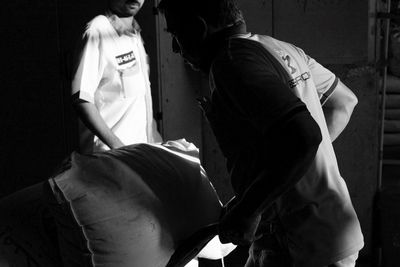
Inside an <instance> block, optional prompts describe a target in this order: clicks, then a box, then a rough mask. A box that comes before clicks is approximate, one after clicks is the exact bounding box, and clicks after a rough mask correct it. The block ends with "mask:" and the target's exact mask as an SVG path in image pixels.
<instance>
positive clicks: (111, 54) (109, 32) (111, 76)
mask: <svg viewBox="0 0 400 267" xmlns="http://www.w3.org/2000/svg"><path fill="white" fill-rule="evenodd" d="M118 20H119V19H118V18H117V17H116V16H115V15H114V16H110V17H106V16H104V15H99V16H97V17H95V18H94V19H93V20H92V21H91V22H89V23H88V26H87V29H86V31H85V34H84V42H85V43H84V46H83V50H82V51H81V55H80V62H79V66H78V68H77V71H76V73H75V75H74V78H73V81H72V94H75V93H77V92H79V98H80V99H82V100H85V101H88V102H91V103H94V104H95V106H96V107H97V109H98V110H99V112H100V115H101V116H102V118H103V119H104V121H105V122H106V124H107V126H108V127H109V128H110V129H111V130H112V131H113V132H114V133H115V134H116V135H117V136H118V138H120V140H121V141H122V142H123V143H124V144H125V145H129V144H134V143H141V142H146V143H147V142H153V141H154V140H153V134H152V133H153V129H152V127H153V114H152V101H151V92H150V82H149V76H148V75H149V67H148V63H147V55H146V52H145V50H144V47H143V42H142V39H141V36H140V34H139V32H137V31H136V33H135V34H133V33H122V32H121V31H120V30H119V27H118V26H119V24H118V23H120V22H119V21H118ZM81 126H83V125H81ZM80 144H81V152H86V153H90V152H92V151H94V152H95V151H102V150H107V149H109V148H108V147H107V146H106V145H105V144H104V143H103V142H102V141H101V140H99V138H98V137H96V136H93V134H92V133H91V132H90V131H89V130H88V129H87V128H86V127H84V126H83V127H80Z"/></svg>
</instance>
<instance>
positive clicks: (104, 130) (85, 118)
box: [74, 100, 124, 148]
mask: <svg viewBox="0 0 400 267" xmlns="http://www.w3.org/2000/svg"><path fill="white" fill-rule="evenodd" d="M74 108H75V110H76V112H77V114H78V116H79V118H80V119H81V120H82V122H83V123H84V124H85V125H86V127H88V129H89V130H91V131H92V133H93V134H94V135H96V136H97V137H99V138H100V140H101V141H103V143H105V144H106V145H107V146H109V147H110V148H118V147H121V146H124V144H123V143H122V141H121V140H120V139H119V138H118V137H117V136H116V135H115V134H114V133H113V132H112V131H111V129H110V128H109V127H108V126H107V124H106V123H105V121H104V120H103V118H102V117H101V115H100V113H99V111H98V109H97V108H96V106H95V105H94V104H93V103H90V102H87V101H83V100H77V101H75V103H74Z"/></svg>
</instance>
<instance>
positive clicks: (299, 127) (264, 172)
mask: <svg viewBox="0 0 400 267" xmlns="http://www.w3.org/2000/svg"><path fill="white" fill-rule="evenodd" d="M159 10H160V11H161V12H162V13H163V14H164V16H165V18H166V21H167V31H169V32H170V33H171V35H172V36H173V46H174V50H175V51H176V52H179V53H180V54H181V55H182V57H184V58H185V59H186V61H187V62H189V63H190V64H191V65H192V66H193V68H195V69H200V70H202V71H203V72H205V73H207V74H209V78H210V97H204V98H203V99H202V100H201V101H200V102H201V105H202V107H203V109H204V111H205V114H206V116H207V118H208V121H209V123H210V125H211V127H212V129H213V132H214V134H215V136H216V138H217V141H218V144H219V146H220V148H221V150H222V152H223V154H224V156H225V157H226V159H227V168H228V171H229V172H230V178H231V183H232V186H233V189H234V191H235V195H236V198H235V200H234V201H233V202H232V203H230V205H229V206H228V207H229V208H228V209H227V211H226V212H225V213H224V214H222V216H221V220H220V228H219V231H220V233H219V234H220V238H221V240H222V241H225V242H233V243H235V244H248V243H251V244H252V245H251V248H250V257H249V259H248V261H247V263H246V267H252V266H293V265H294V266H299V267H314V266H315V267H323V266H341V267H352V266H354V265H355V261H356V259H357V256H358V251H359V250H360V249H361V248H362V247H363V244H364V243H363V236H362V233H361V229H360V225H359V222H358V219H357V215H356V213H355V211H354V208H353V206H352V203H351V200H350V196H349V193H348V190H347V186H346V184H345V182H344V180H343V178H342V177H341V176H340V173H339V169H338V166H337V161H336V157H335V154H334V151H333V147H332V142H333V141H334V140H335V139H336V138H337V136H338V135H339V134H340V133H341V132H342V130H343V129H344V128H345V126H346V125H347V123H348V121H349V119H350V116H351V114H352V111H353V109H354V107H355V105H356V104H357V98H356V96H355V95H354V94H353V93H352V92H351V91H350V89H349V88H347V87H346V86H345V85H344V84H343V83H342V82H340V81H339V80H338V79H337V77H336V76H335V75H334V74H333V73H332V72H330V71H329V70H327V69H326V68H324V67H323V66H321V65H320V64H318V63H317V62H316V61H315V60H314V59H312V58H311V57H309V56H307V55H306V54H305V53H304V51H303V50H301V49H300V48H298V47H296V46H293V45H291V44H288V43H285V42H282V41H279V40H276V39H274V38H272V37H269V36H263V35H257V34H251V33H248V32H247V31H246V26H245V23H244V20H243V17H242V15H241V12H240V10H239V9H237V8H236V6H235V4H234V3H233V1H231V0H203V1H200V0H198V1H196V0H194V1H187V0H162V1H161V3H160V5H159Z"/></svg>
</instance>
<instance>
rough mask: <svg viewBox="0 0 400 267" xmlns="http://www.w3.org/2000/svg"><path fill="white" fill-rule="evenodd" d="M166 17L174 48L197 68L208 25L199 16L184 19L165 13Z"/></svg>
mask: <svg viewBox="0 0 400 267" xmlns="http://www.w3.org/2000/svg"><path fill="white" fill-rule="evenodd" d="M165 19H166V22H167V32H169V33H170V34H171V36H172V50H173V51H174V52H175V53H179V54H180V55H181V56H182V57H183V58H184V59H185V60H186V61H187V62H188V63H189V64H190V65H191V66H192V68H193V69H196V70H197V69H198V67H199V65H200V62H201V57H202V49H203V44H204V39H205V37H206V25H205V24H204V22H203V21H202V20H200V19H198V18H193V19H182V17H180V16H178V15H175V16H174V15H172V14H169V13H166V14H165Z"/></svg>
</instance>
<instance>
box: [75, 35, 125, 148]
mask: <svg viewBox="0 0 400 267" xmlns="http://www.w3.org/2000/svg"><path fill="white" fill-rule="evenodd" d="M101 46H102V43H101V38H100V32H99V31H98V30H96V27H94V28H92V27H89V28H88V29H87V30H86V31H85V33H84V35H83V38H82V40H81V41H80V43H79V44H78V47H77V50H76V51H75V55H74V60H73V72H72V73H73V79H72V83H71V86H72V88H71V89H72V92H71V94H72V105H73V107H74V109H75V111H76V113H77V115H78V117H79V118H80V119H81V121H82V122H83V123H84V124H85V126H86V127H87V128H88V129H89V130H90V131H91V132H92V133H93V134H94V135H96V136H97V137H98V138H100V140H101V141H102V142H103V143H105V144H106V145H107V146H108V147H110V148H118V147H121V146H123V145H124V144H123V143H122V142H121V140H120V139H119V138H118V137H117V136H116V135H115V134H114V133H113V132H112V130H111V129H110V128H109V127H108V126H107V124H106V122H105V121H104V119H103V118H102V117H101V115H100V112H99V111H98V109H97V108H96V106H95V105H94V103H93V102H94V95H95V92H96V90H97V87H98V85H99V82H100V80H101V78H102V77H103V73H104V68H105V64H104V59H103V57H102V56H101V52H100V48H101Z"/></svg>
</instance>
